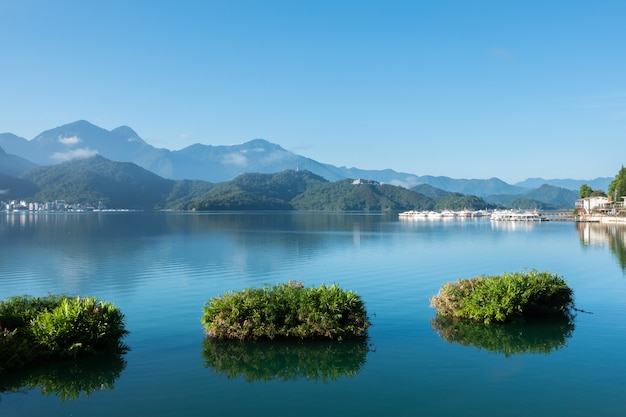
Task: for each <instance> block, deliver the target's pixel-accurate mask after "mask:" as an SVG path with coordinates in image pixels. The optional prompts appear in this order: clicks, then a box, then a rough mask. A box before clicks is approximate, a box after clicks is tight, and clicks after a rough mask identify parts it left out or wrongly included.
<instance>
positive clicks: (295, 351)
mask: <svg viewBox="0 0 626 417" xmlns="http://www.w3.org/2000/svg"><path fill="white" fill-rule="evenodd" d="M625 236H626V228H624V227H620V226H616V225H611V226H604V225H600V224H588V223H587V224H583V223H573V222H561V221H555V222H540V223H506V222H502V223H500V222H498V223H496V222H491V221H490V220H488V219H467V220H454V221H400V220H399V219H398V218H397V216H393V215H377V214H355V213H300V212H289V213H282V212H281V213H269V212H247V213H203V214H199V213H198V214H187V213H84V214H78V213H74V214H36V215H35V214H13V213H0V299H4V298H6V297H9V296H12V295H21V294H29V295H33V296H41V295H46V294H48V293H67V294H73V295H92V296H96V297H98V298H100V299H102V300H107V301H110V302H113V303H114V304H115V305H116V306H118V307H119V308H120V309H121V310H122V312H123V313H124V314H125V316H126V327H127V329H128V330H129V331H130V334H129V336H128V337H127V338H126V339H125V342H126V344H127V345H129V347H130V349H131V350H130V351H129V352H128V353H127V354H126V355H124V356H123V358H122V359H121V360H120V358H113V359H111V360H110V361H109V360H104V359H103V360H102V361H99V362H98V363H95V364H94V363H87V364H82V365H80V366H71V365H68V364H61V365H56V366H51V367H50V368H49V369H45V370H42V371H40V372H39V373H34V374H29V375H25V376H19V375H18V376H15V375H11V376H6V375H4V376H0V391H2V390H4V392H0V415H2V416H12V417H18V416H40V415H47V416H87V415H89V416H90V417H95V416H111V415H113V416H116V417H123V416H139V415H146V416H147V415H149V416H173V415H181V416H206V415H218V416H226V415H228V416H248V415H255V414H260V415H272V416H293V415H299V416H320V415H323V416H335V415H336V416H382V415H393V416H418V415H419V416H503V415H506V416H528V415H533V416H567V417H573V416H585V417H588V416H592V415H593V416H617V415H623V414H624V410H626V359H625V357H624V349H623V348H624V346H625V345H626V273H625V271H626V250H625V249H624V242H625V240H626V239H625ZM532 269H537V270H544V271H549V272H552V273H556V274H558V275H560V276H562V277H563V278H565V279H566V280H567V282H568V284H569V285H570V287H571V288H572V289H573V290H574V296H575V300H576V306H577V307H578V308H579V309H582V310H584V311H585V312H579V313H578V314H577V315H576V317H575V318H574V320H573V321H571V322H566V323H551V322H542V323H533V324H529V325H526V326H517V327H512V326H508V327H507V326H491V327H484V326H483V327H482V328H468V329H454V328H452V329H450V328H446V327H445V324H442V323H438V322H436V321H433V318H434V317H435V311H434V310H433V309H432V308H431V307H430V306H429V299H430V297H431V296H433V295H435V294H436V293H437V292H438V290H439V288H440V287H441V286H442V285H443V284H444V283H446V282H450V281H456V280H457V279H459V278H467V277H473V276H477V275H493V274H501V273H503V272H517V271H522V270H532ZM289 280H297V281H303V283H304V285H305V286H318V285H320V284H322V283H326V284H332V283H337V284H339V285H340V286H341V288H343V289H349V290H353V291H355V292H357V293H358V294H359V295H360V296H361V297H362V298H363V300H364V301H365V304H366V307H367V310H368V313H369V315H370V317H371V321H372V327H370V330H369V335H368V338H367V339H362V340H356V341H349V342H344V343H336V342H323V341H320V342H313V343H284V342H273V343H216V342H215V341H211V340H205V337H204V334H203V329H202V326H201V324H200V317H201V315H202V307H203V306H204V304H205V303H206V302H207V301H208V300H209V299H210V298H211V297H214V296H217V295H219V294H223V293H224V292H226V291H236V290H240V289H244V288H247V287H260V286H263V285H266V284H277V283H282V282H287V281H289ZM0 360H1V359H0ZM20 378H21V379H20ZM77 381H78V382H77Z"/></svg>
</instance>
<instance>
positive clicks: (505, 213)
mask: <svg viewBox="0 0 626 417" xmlns="http://www.w3.org/2000/svg"><path fill="white" fill-rule="evenodd" d="M491 220H493V221H505V222H543V221H547V220H548V219H547V218H546V217H544V216H542V215H540V214H539V213H538V212H537V211H513V210H494V211H493V213H491Z"/></svg>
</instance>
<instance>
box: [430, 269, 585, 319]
mask: <svg viewBox="0 0 626 417" xmlns="http://www.w3.org/2000/svg"><path fill="white" fill-rule="evenodd" d="M431 306H432V307H435V308H437V314H439V315H443V316H449V317H456V318H460V319H467V320H474V321H482V322H484V323H491V322H507V321H511V320H524V319H525V318H528V317H536V316H549V315H559V314H560V315H568V314H570V309H571V308H573V307H574V300H573V292H572V290H571V289H570V288H569V287H568V286H567V283H566V282H565V281H564V280H563V279H562V278H561V277H559V276H558V275H554V274H551V273H548V272H540V271H530V272H518V273H504V274H503V275H501V276H480V277H476V278H470V279H461V280H458V281H457V282H456V283H454V284H452V283H447V284H445V285H444V286H443V287H442V288H441V290H440V291H439V293H438V294H437V295H435V296H434V297H432V298H431Z"/></svg>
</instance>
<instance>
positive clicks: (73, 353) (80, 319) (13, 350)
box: [0, 295, 128, 372]
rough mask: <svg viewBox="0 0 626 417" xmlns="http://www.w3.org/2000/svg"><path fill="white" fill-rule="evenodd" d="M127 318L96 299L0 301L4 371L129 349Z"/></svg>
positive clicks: (51, 297)
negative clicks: (54, 360) (49, 361)
mask: <svg viewBox="0 0 626 417" xmlns="http://www.w3.org/2000/svg"><path fill="white" fill-rule="evenodd" d="M127 333H128V332H127V331H126V329H125V326H124V315H123V314H122V313H121V312H120V310H119V309H118V308H117V307H115V306H114V305H113V304H111V303H108V302H105V301H99V300H98V299H97V298H94V297H82V298H81V297H69V296H64V295H48V296H46V297H30V296H16V297H10V298H8V299H6V300H4V301H1V302H0V357H2V358H3V359H4V360H3V361H2V362H0V372H1V371H3V370H10V369H17V368H21V367H24V366H26V365H28V364H30V363H32V362H38V361H43V360H46V359H57V358H67V357H74V358H75V357H77V356H80V355H83V354H86V353H93V352H98V351H103V350H126V349H127V348H126V346H124V345H123V344H122V342H121V339H122V338H123V337H124V336H126V334H127Z"/></svg>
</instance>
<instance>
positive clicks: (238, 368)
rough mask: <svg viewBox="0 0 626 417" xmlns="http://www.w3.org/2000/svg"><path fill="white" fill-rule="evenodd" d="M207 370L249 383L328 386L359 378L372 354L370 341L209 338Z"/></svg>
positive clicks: (204, 351)
mask: <svg viewBox="0 0 626 417" xmlns="http://www.w3.org/2000/svg"><path fill="white" fill-rule="evenodd" d="M203 347H204V349H203V352H202V357H203V358H204V359H205V365H204V366H205V367H206V368H211V369H212V370H213V371H214V372H215V374H217V375H218V376H219V375H224V376H226V377H227V378H228V379H233V378H238V377H243V378H244V379H245V380H246V381H248V382H256V381H271V380H276V379H278V380H283V381H288V380H294V379H299V378H303V379H306V380H309V381H315V382H317V381H321V382H323V383H328V382H330V381H336V380H338V379H339V378H342V377H352V376H355V375H357V374H358V373H359V372H360V371H361V369H362V368H363V365H365V362H366V358H367V354H368V352H369V351H370V347H369V344H368V338H367V337H358V338H352V339H347V340H343V341H337V340H306V341H301V340H297V341H293V340H258V341H238V340H220V339H214V338H210V337H206V338H205V341H204V345H203Z"/></svg>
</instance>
